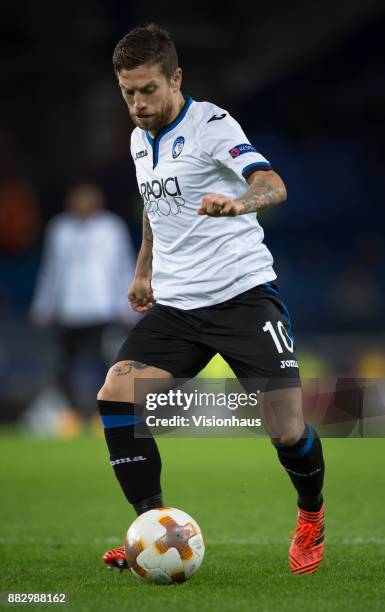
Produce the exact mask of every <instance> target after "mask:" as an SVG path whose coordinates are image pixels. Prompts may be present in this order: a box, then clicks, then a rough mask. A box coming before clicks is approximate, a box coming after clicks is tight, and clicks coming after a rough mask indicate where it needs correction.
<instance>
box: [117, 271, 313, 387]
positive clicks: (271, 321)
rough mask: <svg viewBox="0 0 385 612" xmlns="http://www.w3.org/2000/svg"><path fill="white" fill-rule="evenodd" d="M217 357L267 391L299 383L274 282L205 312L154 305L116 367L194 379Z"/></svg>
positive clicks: (240, 376) (290, 334)
mask: <svg viewBox="0 0 385 612" xmlns="http://www.w3.org/2000/svg"><path fill="white" fill-rule="evenodd" d="M216 353H219V354H220V355H221V356H222V357H223V359H224V360H225V361H226V362H227V363H228V364H229V366H230V367H231V369H232V370H233V372H234V374H235V375H236V377H237V378H238V379H260V380H264V381H268V382H267V387H268V388H269V389H273V388H275V389H278V388H285V387H298V386H300V385H301V383H300V378H299V369H298V363H297V359H296V356H295V343H294V337H293V332H292V328H291V321H290V316H289V313H288V311H287V308H286V306H285V305H284V303H283V302H282V300H281V298H280V297H279V293H278V287H277V285H276V283H275V282H268V283H264V284H262V285H258V286H257V287H253V288H252V289H250V290H248V291H245V292H244V293H241V294H239V295H237V296H235V297H233V298H231V299H230V300H227V301H226V302H222V303H221V304H215V305H213V306H206V307H204V308H194V309H192V310H181V309H179V308H173V307H171V306H163V305H162V304H158V303H155V304H154V305H153V306H152V308H151V310H149V311H148V312H147V313H146V315H145V316H144V317H143V319H141V320H140V321H139V323H137V325H136V326H135V327H134V328H133V329H132V330H131V332H130V334H129V336H128V338H127V340H126V341H125V342H124V344H123V345H122V347H121V349H120V351H119V352H118V355H117V356H116V359H115V360H114V363H117V362H118V361H126V360H133V361H139V362H141V363H145V364H146V365H150V366H156V367H158V368H161V369H163V370H167V371H168V372H170V373H171V374H172V375H173V377H174V378H193V377H194V376H196V375H197V374H198V373H199V372H200V371H201V370H202V369H203V368H204V367H205V366H206V365H207V364H208V362H209V361H210V359H211V358H212V357H213V356H214V355H215V354H216ZM242 384H243V386H245V384H244V382H243V381H242ZM247 386H249V385H247ZM250 386H255V382H253V385H250ZM265 388H266V383H265Z"/></svg>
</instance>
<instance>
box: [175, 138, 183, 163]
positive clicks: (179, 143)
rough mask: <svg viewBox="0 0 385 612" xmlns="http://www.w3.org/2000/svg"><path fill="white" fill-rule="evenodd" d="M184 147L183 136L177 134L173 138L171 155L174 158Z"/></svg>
mask: <svg viewBox="0 0 385 612" xmlns="http://www.w3.org/2000/svg"><path fill="white" fill-rule="evenodd" d="M183 147H184V138H183V136H178V138H176V139H175V140H174V144H173V145H172V157H173V159H176V158H177V157H179V155H180V154H181V153H182V151H183Z"/></svg>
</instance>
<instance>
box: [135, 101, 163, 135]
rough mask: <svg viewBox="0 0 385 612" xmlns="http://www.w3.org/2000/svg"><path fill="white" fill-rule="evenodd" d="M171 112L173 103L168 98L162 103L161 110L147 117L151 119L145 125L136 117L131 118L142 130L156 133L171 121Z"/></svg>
mask: <svg viewBox="0 0 385 612" xmlns="http://www.w3.org/2000/svg"><path fill="white" fill-rule="evenodd" d="M172 113H173V104H172V102H171V100H170V101H167V102H166V103H165V104H164V106H163V108H162V110H161V111H160V112H159V113H156V114H154V115H153V116H152V117H150V118H149V119H151V121H150V120H149V121H147V122H146V125H145V126H144V125H143V123H141V122H140V121H138V117H135V116H133V117H132V119H133V121H134V123H135V125H137V126H138V127H140V128H141V129H142V130H143V129H144V130H146V131H148V132H152V133H154V134H156V133H157V132H160V130H161V129H162V128H164V127H166V125H168V124H169V123H171V117H172Z"/></svg>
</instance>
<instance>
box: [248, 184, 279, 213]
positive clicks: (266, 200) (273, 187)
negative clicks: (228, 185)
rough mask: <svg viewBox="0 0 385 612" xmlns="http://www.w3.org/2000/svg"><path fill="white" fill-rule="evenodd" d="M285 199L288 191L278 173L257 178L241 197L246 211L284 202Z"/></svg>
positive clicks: (262, 208) (255, 210)
mask: <svg viewBox="0 0 385 612" xmlns="http://www.w3.org/2000/svg"><path fill="white" fill-rule="evenodd" d="M277 179H278V180H277ZM285 199H286V191H285V188H284V185H283V184H282V181H281V179H280V178H279V177H277V175H273V176H268V177H267V176H260V177H258V178H256V179H255V180H254V181H253V182H252V183H251V185H250V188H249V189H248V191H247V192H246V193H245V195H244V196H243V197H242V198H240V200H241V201H242V202H243V203H244V205H245V210H244V212H245V213H250V212H257V211H259V210H264V209H265V208H269V207H270V206H272V205H273V204H279V203H280V202H283V201H284V200H285Z"/></svg>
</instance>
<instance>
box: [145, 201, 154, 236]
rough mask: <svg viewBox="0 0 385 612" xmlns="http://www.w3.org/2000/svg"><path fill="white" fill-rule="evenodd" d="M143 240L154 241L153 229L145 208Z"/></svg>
mask: <svg viewBox="0 0 385 612" xmlns="http://www.w3.org/2000/svg"><path fill="white" fill-rule="evenodd" d="M143 240H147V242H152V241H153V236H152V229H151V225H150V221H149V220H148V215H147V211H146V209H145V208H143Z"/></svg>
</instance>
